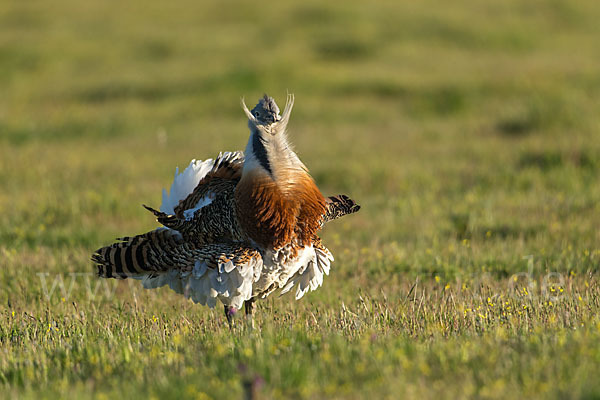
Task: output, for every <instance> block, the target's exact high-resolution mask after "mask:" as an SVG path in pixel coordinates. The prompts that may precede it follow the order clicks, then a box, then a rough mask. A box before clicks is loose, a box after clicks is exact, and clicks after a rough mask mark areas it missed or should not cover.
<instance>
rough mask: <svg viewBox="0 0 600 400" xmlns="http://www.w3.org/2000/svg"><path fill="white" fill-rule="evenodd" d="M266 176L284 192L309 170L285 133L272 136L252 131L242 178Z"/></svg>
mask: <svg viewBox="0 0 600 400" xmlns="http://www.w3.org/2000/svg"><path fill="white" fill-rule="evenodd" d="M249 174H253V175H254V174H264V175H265V176H266V178H270V179H272V180H273V181H274V183H275V184H276V185H277V186H279V187H280V188H281V189H282V190H284V191H285V190H286V187H288V186H290V185H293V184H294V182H295V181H296V180H297V178H299V177H301V176H306V175H307V174H308V173H307V170H306V167H305V166H304V164H302V162H301V161H300V159H299V158H298V156H297V155H296V153H294V151H293V150H292V148H291V146H290V144H289V143H288V141H287V137H286V135H285V133H277V134H276V135H271V134H270V133H267V132H261V131H259V130H257V129H252V130H251V133H250V138H249V139H248V144H247V146H246V152H245V161H244V169H243V172H242V176H245V175H249Z"/></svg>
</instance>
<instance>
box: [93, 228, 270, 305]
mask: <svg viewBox="0 0 600 400" xmlns="http://www.w3.org/2000/svg"><path fill="white" fill-rule="evenodd" d="M92 259H93V261H94V262H95V263H96V266H97V268H98V275H99V276H100V277H103V278H118V279H126V278H135V279H141V280H142V283H143V285H144V287H145V288H147V289H150V288H157V287H161V286H165V285H168V286H169V287H170V288H171V289H172V290H174V291H176V292H177V293H180V294H183V295H185V296H186V297H187V298H191V299H192V300H193V301H194V302H195V303H201V304H205V305H208V306H210V307H214V306H215V304H216V301H217V299H219V300H221V302H223V303H224V304H225V305H228V306H232V307H235V308H240V307H241V305H242V304H243V302H244V301H246V300H248V299H250V297H251V296H252V284H253V283H254V282H255V281H257V280H258V278H259V277H260V273H261V271H262V257H261V254H260V252H259V251H258V250H257V249H255V248H254V247H252V246H250V245H248V244H246V243H239V242H238V243H234V242H230V243H212V244H207V245H202V246H199V247H195V246H193V245H191V244H190V243H188V242H186V241H184V240H183V238H182V236H181V234H180V233H178V232H177V231H174V230H171V229H165V228H159V229H157V230H154V231H151V232H148V233H145V234H143V235H138V236H135V237H127V238H121V241H120V242H117V243H114V244H112V245H110V246H107V247H103V248H101V249H98V250H97V251H96V252H95V253H94V255H93V256H92Z"/></svg>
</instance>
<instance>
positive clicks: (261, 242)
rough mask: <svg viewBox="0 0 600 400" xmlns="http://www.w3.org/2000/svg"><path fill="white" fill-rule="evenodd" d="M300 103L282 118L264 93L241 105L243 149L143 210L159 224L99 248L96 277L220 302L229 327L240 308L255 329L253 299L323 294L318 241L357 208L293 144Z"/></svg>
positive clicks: (189, 171)
mask: <svg viewBox="0 0 600 400" xmlns="http://www.w3.org/2000/svg"><path fill="white" fill-rule="evenodd" d="M293 105H294V95H293V94H288V95H287V99H286V105H285V108H284V110H283V112H280V109H279V107H278V106H277V103H276V102H275V100H274V99H273V98H272V97H270V96H268V95H267V94H265V95H264V96H263V97H261V98H260V99H259V101H258V104H257V105H256V106H255V107H254V108H253V109H252V110H251V111H250V110H248V107H247V106H246V104H245V102H244V99H243V98H242V100H241V107H242V109H243V111H244V113H245V115H246V117H247V119H248V128H249V130H250V136H249V138H248V142H247V145H246V148H245V150H244V151H231V152H222V153H219V155H218V156H217V157H216V158H215V159H207V160H204V161H202V160H192V161H191V162H190V164H189V166H188V167H187V168H186V169H185V170H184V171H183V172H182V173H180V172H179V169H176V170H175V176H174V180H173V183H172V185H171V187H170V190H169V191H168V192H167V191H166V190H164V189H163V196H162V204H161V206H160V207H159V209H158V210H157V209H154V208H152V207H149V206H147V205H144V207H145V208H146V209H147V210H149V211H150V212H151V213H152V214H153V215H154V217H155V218H156V220H157V221H158V222H159V223H160V224H161V226H160V227H158V228H156V229H154V230H152V231H150V232H147V233H144V234H140V235H136V236H130V237H121V238H118V239H117V241H116V242H115V243H113V244H111V245H108V246H105V247H102V248H100V249H98V250H96V251H95V252H94V253H93V255H92V260H93V262H94V264H95V267H96V271H97V275H98V276H99V277H101V278H115V279H127V278H133V279H138V280H141V283H142V285H143V287H144V288H147V289H153V288H158V287H162V286H169V287H170V288H171V289H172V290H173V291H175V292H177V293H179V294H181V295H183V296H185V297H186V298H187V299H191V300H192V301H193V302H194V303H200V304H203V305H207V306H209V307H211V308H214V307H215V306H216V305H217V302H218V301H220V302H221V303H222V304H223V307H224V313H225V317H226V318H227V322H228V323H229V326H230V327H231V326H232V323H233V316H234V314H236V312H237V311H238V310H241V307H242V305H243V306H244V309H245V314H246V317H247V319H249V320H250V321H251V324H252V326H254V320H253V310H254V304H255V301H256V300H258V299H264V298H266V297H268V296H269V295H271V294H272V293H274V292H276V291H277V290H279V291H280V293H281V294H282V295H283V294H285V293H287V292H289V291H291V290H292V289H295V298H296V300H298V299H300V298H302V297H303V296H304V294H306V293H307V292H308V291H309V290H311V291H312V290H315V289H317V288H318V287H320V286H321V285H322V283H323V277H324V275H329V272H330V266H331V262H332V261H333V260H334V258H333V255H332V254H331V252H330V251H329V250H328V249H327V248H326V247H325V246H324V245H323V243H322V241H321V239H320V238H319V236H318V235H317V233H318V232H319V230H320V229H321V228H322V227H323V226H324V224H326V223H327V222H330V221H333V220H335V219H338V218H340V217H343V216H345V215H348V214H352V213H355V212H357V211H359V209H360V205H358V204H357V203H356V202H355V201H354V200H352V199H351V198H350V197H348V196H346V195H336V196H329V197H325V196H324V195H323V194H322V193H321V191H320V190H319V188H318V187H317V185H316V183H315V181H314V179H313V178H312V177H311V175H310V174H309V171H308V169H307V167H306V166H305V165H304V164H303V163H302V161H300V159H299V157H298V155H297V154H296V153H295V152H294V150H293V149H292V146H291V144H290V142H289V140H288V136H287V125H288V122H289V119H290V114H291V111H292V108H293Z"/></svg>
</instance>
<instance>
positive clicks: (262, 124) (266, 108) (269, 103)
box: [242, 94, 294, 135]
mask: <svg viewBox="0 0 600 400" xmlns="http://www.w3.org/2000/svg"><path fill="white" fill-rule="evenodd" d="M293 105H294V95H293V94H288V96H287V101H286V104H285V109H284V110H283V114H282V115H280V114H279V107H278V106H277V103H275V99H273V98H272V97H270V96H268V95H266V94H265V95H264V96H263V97H262V98H261V99H260V100H259V101H258V104H257V105H256V106H255V107H254V108H253V109H252V111H249V110H248V107H246V103H244V99H242V109H243V110H244V112H245V113H246V116H247V117H248V127H249V128H250V130H253V129H256V130H258V131H261V132H262V133H269V134H271V135H277V134H278V133H282V132H284V131H285V128H286V126H287V123H288V121H289V119H290V113H291V112H292V107H293Z"/></svg>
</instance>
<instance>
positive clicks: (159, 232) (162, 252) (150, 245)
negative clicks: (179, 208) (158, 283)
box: [92, 228, 182, 279]
mask: <svg viewBox="0 0 600 400" xmlns="http://www.w3.org/2000/svg"><path fill="white" fill-rule="evenodd" d="M118 240H119V241H118V242H116V243H113V244H111V245H110V246H106V247H102V248H100V249H98V250H96V252H95V253H94V254H93V255H92V261H94V263H96V267H97V269H98V271H97V272H98V276H99V277H101V278H117V279H126V278H132V277H140V276H143V275H153V274H158V273H161V272H164V271H166V270H168V269H169V268H170V267H172V266H173V265H175V264H176V260H175V259H174V257H173V256H172V255H173V251H172V250H173V249H175V248H177V247H181V245H182V238H181V235H180V234H179V233H178V232H176V231H173V230H171V229H164V228H160V229H156V230H154V231H150V232H148V233H144V234H143V235H137V236H133V237H123V238H119V239H118Z"/></svg>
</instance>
